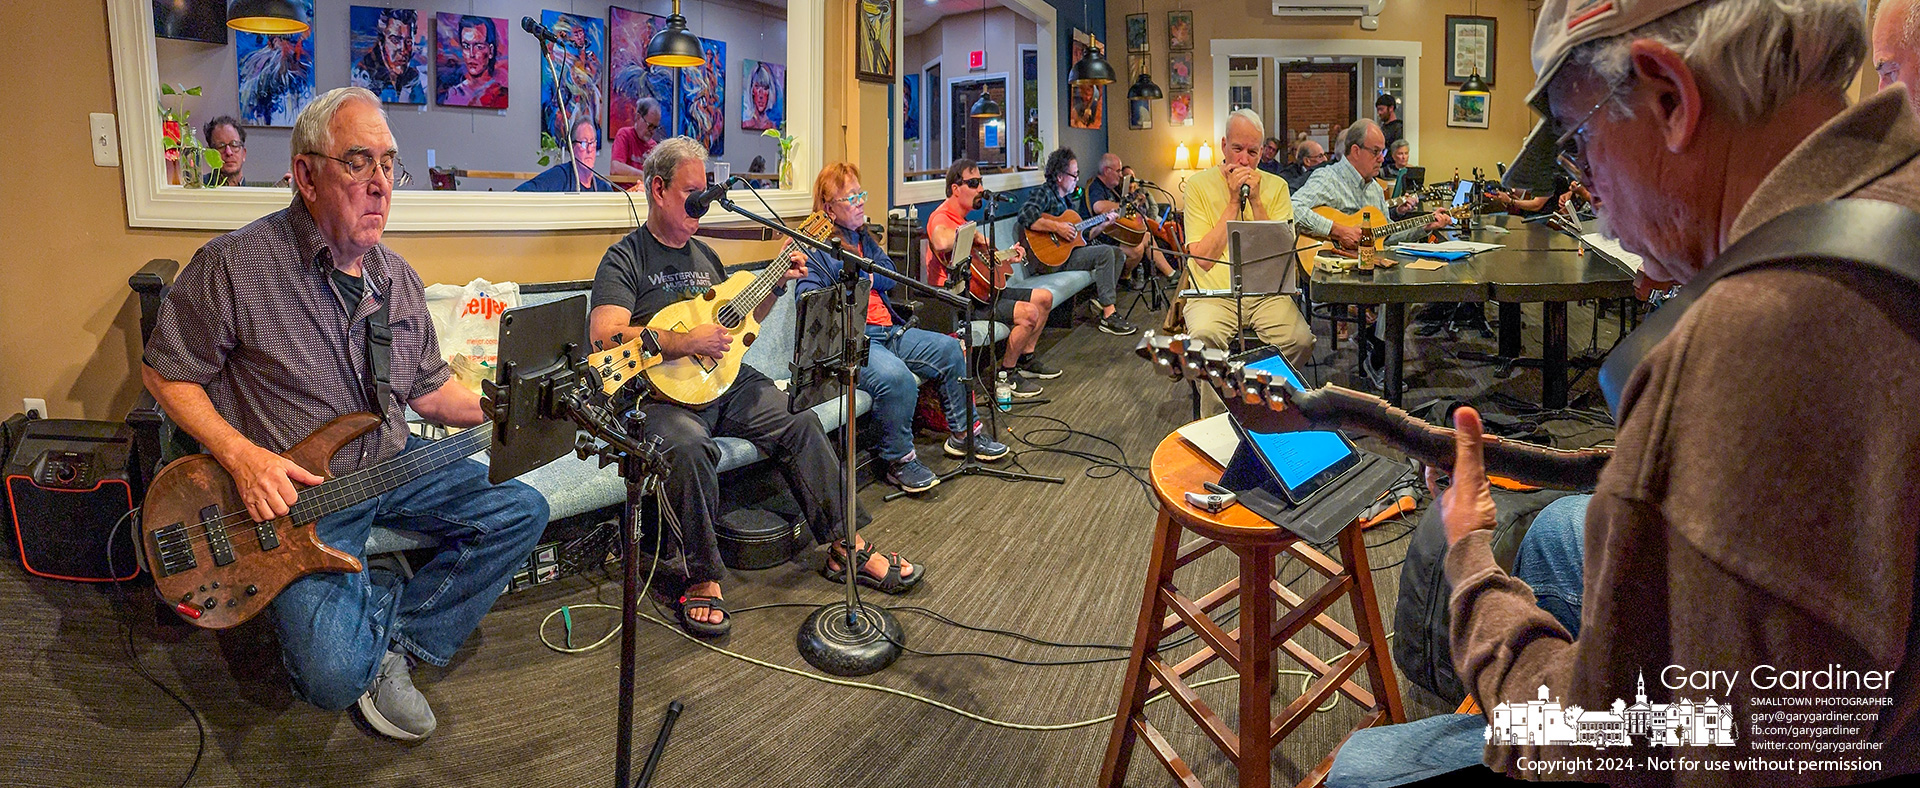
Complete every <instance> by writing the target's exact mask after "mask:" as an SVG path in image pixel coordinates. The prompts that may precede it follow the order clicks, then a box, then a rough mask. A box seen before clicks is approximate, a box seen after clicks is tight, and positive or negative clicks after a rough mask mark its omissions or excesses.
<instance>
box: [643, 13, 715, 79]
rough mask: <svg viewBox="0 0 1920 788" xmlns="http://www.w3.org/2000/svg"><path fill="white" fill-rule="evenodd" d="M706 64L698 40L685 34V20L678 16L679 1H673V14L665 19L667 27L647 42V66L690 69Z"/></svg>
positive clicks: (687, 33)
mask: <svg viewBox="0 0 1920 788" xmlns="http://www.w3.org/2000/svg"><path fill="white" fill-rule="evenodd" d="M706 62H707V55H706V52H704V51H702V50H701V49H700V39H699V38H698V37H696V36H694V34H692V33H689V32H687V18H686V17H684V16H681V15H680V0H673V14H672V15H670V16H668V17H667V26H666V27H664V28H662V29H661V30H660V32H658V33H654V34H653V38H652V39H650V40H648V41H647V65H649V66H666V67H668V68H692V67H694V66H699V65H703V64H705V63H706Z"/></svg>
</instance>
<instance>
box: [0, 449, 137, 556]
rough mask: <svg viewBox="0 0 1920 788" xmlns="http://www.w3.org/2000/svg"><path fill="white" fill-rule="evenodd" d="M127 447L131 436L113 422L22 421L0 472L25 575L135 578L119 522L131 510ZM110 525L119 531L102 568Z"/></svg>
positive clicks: (124, 526)
mask: <svg viewBox="0 0 1920 788" xmlns="http://www.w3.org/2000/svg"><path fill="white" fill-rule="evenodd" d="M132 447H133V433H132V431H130V430H128V429H127V426H126V425H125V424H120V423H118V422H105V421H80V420H77V419H40V420H36V421H32V422H28V424H27V428H26V431H25V432H24V433H23V434H22V435H21V436H20V442H19V443H18V444H16V445H15V446H14V449H13V454H12V455H11V456H9V457H8V458H7V464H6V469H5V473H4V478H5V481H6V485H7V504H8V508H9V510H10V511H11V512H12V518H11V519H12V523H11V524H12V526H13V530H14V539H15V542H16V544H17V545H18V546H19V548H20V563H21V564H23V565H25V566H26V568H27V571H28V572H32V573H34V574H36V575H40V576H42V577H52V578H57V579H60V580H80V581H86V582H106V581H111V580H130V579H132V578H133V577H134V576H135V575H137V574H139V573H140V568H139V563H138V562H137V561H136V559H135V558H134V554H133V536H134V525H133V521H132V518H126V519H127V521H126V522H124V523H122V522H120V521H121V519H122V518H123V517H126V514H127V512H129V511H132V509H133V487H132V486H131V485H130V484H129V483H128V480H127V457H128V454H129V453H130V452H131V450H132ZM115 524H119V526H120V531H119V534H118V535H117V536H116V537H115V538H114V542H113V564H114V566H113V567H112V568H111V569H109V568H108V566H107V538H108V536H109V535H110V534H111V533H112V531H113V528H114V525H115Z"/></svg>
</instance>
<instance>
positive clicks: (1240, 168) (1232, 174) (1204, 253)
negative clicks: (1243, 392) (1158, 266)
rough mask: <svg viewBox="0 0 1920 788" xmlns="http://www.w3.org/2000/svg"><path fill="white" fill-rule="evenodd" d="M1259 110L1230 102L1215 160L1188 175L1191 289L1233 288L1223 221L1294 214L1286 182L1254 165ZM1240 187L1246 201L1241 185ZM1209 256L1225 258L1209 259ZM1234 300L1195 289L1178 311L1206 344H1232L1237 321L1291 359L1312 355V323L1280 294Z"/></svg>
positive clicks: (1260, 132) (1260, 133) (1260, 135)
mask: <svg viewBox="0 0 1920 788" xmlns="http://www.w3.org/2000/svg"><path fill="white" fill-rule="evenodd" d="M1266 136H1267V132H1266V129H1265V128H1263V127H1262V126H1261V123H1260V116H1259V115H1257V114H1255V113H1254V112H1253V111H1252V110H1246V109H1243V110H1237V111H1235V112H1234V113H1233V114H1231V115H1229V116H1227V129H1226V135H1225V136H1222V137H1221V138H1220V165H1219V166H1217V167H1209V168H1207V169H1205V170H1201V171H1200V172H1198V173H1195V174H1194V175H1193V177H1191V178H1188V179H1187V212H1186V231H1187V253H1188V254H1191V255H1194V256H1193V257H1192V258H1189V259H1188V260H1187V277H1188V279H1189V280H1190V284H1191V289H1193V290H1197V291H1200V292H1201V293H1209V292H1210V293H1222V292H1228V291H1231V290H1232V289H1233V274H1232V266H1233V263H1234V260H1233V256H1232V255H1233V252H1232V250H1231V249H1229V248H1228V244H1227V222H1234V221H1258V222H1264V221H1278V222H1284V221H1287V220H1289V219H1292V218H1294V216H1293V204H1292V203H1291V202H1289V201H1288V199H1287V182H1286V181H1285V180H1282V179H1281V178H1280V176H1278V175H1275V174H1273V173H1270V172H1263V171H1261V170H1260V169H1259V168H1257V167H1255V166H1254V165H1256V164H1258V163H1259V161H1260V146H1261V143H1262V142H1263V141H1264V140H1265V139H1266ZM1242 187H1245V189H1246V190H1247V195H1248V198H1247V201H1246V206H1245V207H1244V208H1243V207H1242V206H1241V204H1240V191H1241V188H1242ZM1214 260H1225V261H1226V263H1225V264H1222V263H1216V262H1213V261H1214ZM1242 301H1243V303H1239V304H1236V303H1235V302H1234V299H1233V298H1232V297H1228V296H1219V295H1200V296H1196V297H1192V298H1188V299H1187V300H1186V304H1185V306H1183V307H1182V308H1181V311H1180V317H1181V320H1183V321H1184V322H1185V323H1186V326H1187V328H1186V332H1187V333H1188V334H1191V335H1193V336H1195V337H1197V338H1199V339H1201V340H1203V341H1205V342H1206V343H1207V344H1208V345H1210V346H1213V347H1237V345H1236V344H1235V343H1234V340H1235V339H1236V338H1237V337H1239V336H1240V331H1241V329H1243V328H1245V327H1247V326H1252V327H1253V332H1254V335H1255V336H1257V337H1259V338H1260V341H1261V342H1264V343H1266V344H1268V345H1272V346H1274V347H1276V348H1279V349H1280V352H1281V354H1283V355H1285V356H1286V357H1287V360H1289V361H1291V362H1293V363H1294V364H1296V365H1298V364H1305V363H1306V362H1307V361H1308V360H1310V359H1311V357H1312V355H1313V331H1312V330H1311V329H1310V328H1309V327H1308V326H1307V321H1306V319H1305V318H1304V317H1301V315H1300V308H1299V307H1298V306H1295V305H1294V303H1293V298H1292V297H1291V296H1286V295H1264V296H1253V297H1249V298H1245V299H1242Z"/></svg>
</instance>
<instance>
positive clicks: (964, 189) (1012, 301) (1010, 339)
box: [926, 159, 1061, 398]
mask: <svg viewBox="0 0 1920 788" xmlns="http://www.w3.org/2000/svg"><path fill="white" fill-rule="evenodd" d="M984 183H985V182H984V181H982V180H981V179H980V165H978V164H975V163H974V161H973V160H972V159H960V160H958V161H955V162H954V163H953V166H950V167H948V168H947V199H946V201H945V202H942V203H940V207H938V208H935V209H933V213H931V214H928V215H927V257H926V264H927V269H928V270H929V271H931V272H933V273H932V281H933V283H934V284H936V285H937V284H939V283H940V282H941V281H943V280H942V279H941V278H940V277H941V276H944V275H945V273H946V272H945V271H944V270H943V266H946V265H959V266H965V265H966V264H967V261H965V260H944V258H946V257H948V256H951V255H952V254H953V245H954V243H956V242H957V241H958V239H959V236H960V228H961V227H962V226H964V225H966V223H967V214H968V213H971V212H973V211H974V210H975V209H977V208H980V207H982V206H981V205H980V197H981V195H983V194H985V193H986V191H987V190H986V187H985V185H984ZM986 209H987V210H986V213H987V214H988V215H987V217H986V218H985V221H988V222H991V221H993V216H992V214H993V206H990V205H989V206H986ZM1008 251H1009V252H1010V253H1012V259H1013V262H1016V263H1017V262H1020V261H1021V260H1023V259H1025V254H1026V252H1025V247H1022V246H1020V245H1018V244H1015V245H1014V246H1013V248H1012V249H1009V250H1008ZM962 287H963V288H964V287H965V286H964V285H963V286H962ZM1052 309H1053V291H1051V290H1048V289H1046V288H1044V287H1007V288H1002V289H1001V290H1000V293H999V295H997V296H995V297H994V301H993V318H994V319H995V320H999V321H1002V322H1005V323H1007V324H1009V325H1010V326H1011V328H1010V329H1008V331H1007V352H1006V355H1004V356H1002V357H1001V359H1000V370H999V371H998V372H997V373H996V375H997V380H998V381H999V382H1003V383H1006V384H1007V387H1008V388H1009V389H1011V390H1012V392H1013V396H1016V397H1021V398H1027V397H1037V396H1039V395H1040V384H1038V383H1035V382H1033V381H1032V380H1028V378H1030V377H1031V378H1038V379H1041V380H1052V379H1053V378H1057V377H1060V374H1061V373H1060V370H1059V369H1056V368H1054V367H1050V366H1047V365H1046V364H1044V363H1042V362H1041V361H1040V359H1038V358H1036V357H1035V356H1034V355H1033V351H1034V349H1035V348H1037V347H1038V346H1039V343H1040V331H1041V329H1044V328H1046V327H1047V312H1049V311H1051V310H1052Z"/></svg>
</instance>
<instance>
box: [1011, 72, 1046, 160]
mask: <svg viewBox="0 0 1920 788" xmlns="http://www.w3.org/2000/svg"><path fill="white" fill-rule="evenodd" d="M1028 52H1032V53H1033V58H1034V62H1035V63H1036V64H1037V63H1038V62H1039V60H1040V47H1039V46H1037V45H1034V44H1020V45H1018V46H1015V47H1014V48H1013V58H1014V62H1013V73H1015V74H1019V75H1020V77H1021V78H1020V79H1013V78H1012V77H1008V78H1007V83H1008V84H1007V105H1008V106H1010V107H1013V108H1014V112H1013V113H1012V114H1009V115H1007V117H1008V118H1009V119H1011V120H1012V121H1014V122H1013V123H1010V124H1008V126H1010V127H1011V128H1013V129H1016V130H1018V131H1019V132H1020V157H1025V156H1026V155H1027V142H1026V138H1027V109H1028V107H1027V91H1026V85H1025V84H1024V82H1025V79H1026V74H1027V53H1028ZM1040 72H1041V69H1040V67H1039V66H1038V65H1035V67H1034V70H1033V73H1034V74H1036V75H1038V74H1039V73H1040ZM1042 122H1045V121H1044V119H1043V120H1042ZM1007 160H1008V161H1015V160H1016V157H1015V156H1014V155H1013V154H1011V153H1009V154H1007Z"/></svg>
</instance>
